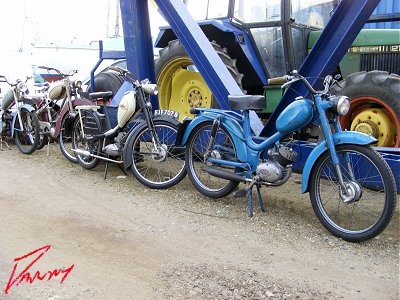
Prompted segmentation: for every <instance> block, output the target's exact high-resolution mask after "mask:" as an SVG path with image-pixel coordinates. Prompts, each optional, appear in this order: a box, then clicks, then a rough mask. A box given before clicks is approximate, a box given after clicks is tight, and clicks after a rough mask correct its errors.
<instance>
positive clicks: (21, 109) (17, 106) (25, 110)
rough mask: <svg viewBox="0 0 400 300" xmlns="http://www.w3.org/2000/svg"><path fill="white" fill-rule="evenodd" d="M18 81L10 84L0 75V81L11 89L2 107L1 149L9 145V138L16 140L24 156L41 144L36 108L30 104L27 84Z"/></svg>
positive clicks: (5, 96) (0, 114) (0, 122)
mask: <svg viewBox="0 0 400 300" xmlns="http://www.w3.org/2000/svg"><path fill="white" fill-rule="evenodd" d="M29 79H30V77H27V78H26V80H25V82H24V81H22V80H20V79H18V80H16V81H15V82H9V81H8V80H7V78H6V77H5V76H3V75H0V80H1V81H2V82H6V83H7V84H8V85H9V86H10V89H9V90H8V91H7V92H6V93H5V95H4V97H3V100H2V102H1V107H0V148H1V150H3V143H5V145H6V146H7V148H9V149H10V147H9V146H8V144H7V138H11V139H14V141H15V145H16V146H17V148H18V149H19V151H21V153H23V154H32V153H33V152H34V151H35V150H36V148H37V146H38V144H39V139H40V135H39V131H40V127H39V120H38V118H37V116H36V114H35V108H34V107H33V106H32V105H31V104H30V103H28V102H30V99H28V98H27V94H28V93H29V91H28V87H27V85H26V82H27V81H28V80H29Z"/></svg>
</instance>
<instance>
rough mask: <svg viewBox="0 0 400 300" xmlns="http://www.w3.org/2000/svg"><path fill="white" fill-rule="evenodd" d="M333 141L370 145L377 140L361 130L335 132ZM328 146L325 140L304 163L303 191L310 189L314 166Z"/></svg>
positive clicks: (340, 143) (339, 143)
mask: <svg viewBox="0 0 400 300" xmlns="http://www.w3.org/2000/svg"><path fill="white" fill-rule="evenodd" d="M333 142H334V144H335V145H342V144H356V145H369V144H372V143H374V142H376V139H375V138H373V137H371V136H369V135H367V134H365V133H361V132H356V131H342V132H338V133H335V134H333ZM327 150H328V148H327V146H326V143H325V142H321V143H320V144H318V145H317V146H316V147H315V148H314V149H313V150H312V151H311V153H310V155H309V156H308V158H307V160H306V163H305V164H304V168H303V173H302V178H301V192H302V193H306V192H308V189H309V185H310V184H309V181H310V174H311V171H312V169H313V167H314V164H315V162H316V161H317V159H318V158H319V157H320V156H321V155H322V154H323V153H324V152H325V151H327Z"/></svg>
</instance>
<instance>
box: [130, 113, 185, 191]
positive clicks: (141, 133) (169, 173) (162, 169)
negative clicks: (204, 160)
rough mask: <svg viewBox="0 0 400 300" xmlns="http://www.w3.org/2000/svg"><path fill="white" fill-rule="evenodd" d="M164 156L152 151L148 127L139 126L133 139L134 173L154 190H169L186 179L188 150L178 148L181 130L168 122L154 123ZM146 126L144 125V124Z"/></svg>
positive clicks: (157, 121)
mask: <svg viewBox="0 0 400 300" xmlns="http://www.w3.org/2000/svg"><path fill="white" fill-rule="evenodd" d="M153 123H154V131H155V134H157V136H158V139H159V141H160V144H161V148H162V149H160V150H161V152H162V153H163V155H161V156H158V155H157V153H156V152H154V151H153V148H154V147H153V143H152V140H151V133H150V131H149V128H148V127H147V126H145V125H142V126H141V125H139V126H141V127H138V129H136V133H135V136H134V137H133V140H134V142H133V146H132V165H131V170H132V173H133V175H134V176H135V178H136V179H137V180H138V181H139V182H140V183H142V184H143V185H145V186H147V187H149V188H152V189H167V188H170V187H172V186H174V185H176V184H178V183H179V182H180V181H181V180H182V179H183V178H184V177H185V176H186V168H185V151H184V149H183V148H181V147H176V146H175V141H176V134H177V131H178V127H177V126H176V125H175V124H172V123H171V122H168V121H165V120H153ZM143 124H144V123H143Z"/></svg>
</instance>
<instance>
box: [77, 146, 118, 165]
mask: <svg viewBox="0 0 400 300" xmlns="http://www.w3.org/2000/svg"><path fill="white" fill-rule="evenodd" d="M71 151H73V152H75V153H76V154H78V155H81V156H85V157H94V158H98V159H102V160H105V161H109V162H113V163H116V164H122V163H123V162H124V161H122V160H114V159H110V158H107V157H102V156H99V155H95V154H92V153H90V152H89V151H86V150H82V149H71Z"/></svg>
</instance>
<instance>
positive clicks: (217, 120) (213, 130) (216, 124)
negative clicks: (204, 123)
mask: <svg viewBox="0 0 400 300" xmlns="http://www.w3.org/2000/svg"><path fill="white" fill-rule="evenodd" d="M220 123H221V121H220V117H219V116H218V117H216V118H215V120H214V122H213V125H212V127H211V133H210V140H209V141H208V146H207V150H206V153H205V154H204V162H206V161H207V159H208V157H209V156H210V154H211V153H212V149H213V147H214V141H215V137H216V136H217V131H218V128H219V125H220Z"/></svg>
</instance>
